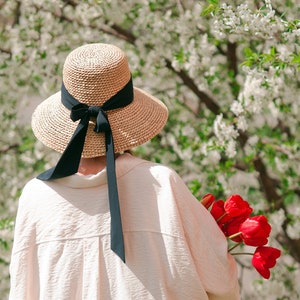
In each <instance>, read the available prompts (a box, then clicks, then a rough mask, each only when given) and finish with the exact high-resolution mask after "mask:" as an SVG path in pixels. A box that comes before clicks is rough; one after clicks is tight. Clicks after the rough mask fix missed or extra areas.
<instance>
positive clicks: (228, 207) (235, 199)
mask: <svg viewBox="0 0 300 300" xmlns="http://www.w3.org/2000/svg"><path fill="white" fill-rule="evenodd" d="M224 209H225V211H226V213H227V214H228V216H230V217H238V216H245V217H249V216H250V214H251V213H252V208H251V207H250V205H249V203H248V202H247V201H245V200H243V198H242V197H241V196H240V195H232V196H230V197H229V198H227V199H226V201H225V204H224Z"/></svg>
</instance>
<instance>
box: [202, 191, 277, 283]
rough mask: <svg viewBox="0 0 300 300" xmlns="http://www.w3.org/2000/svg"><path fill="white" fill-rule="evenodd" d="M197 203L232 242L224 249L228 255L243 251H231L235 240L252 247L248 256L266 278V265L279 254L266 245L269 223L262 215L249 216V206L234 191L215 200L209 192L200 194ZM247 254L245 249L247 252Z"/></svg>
mask: <svg viewBox="0 0 300 300" xmlns="http://www.w3.org/2000/svg"><path fill="white" fill-rule="evenodd" d="M201 203H202V204H203V205H204V206H205V207H206V208H207V209H210V213H211V215H212V216H213V218H214V219H215V220H216V222H217V224H218V225H219V227H220V229H221V230H222V232H223V233H224V235H225V236H226V237H228V239H230V240H231V241H234V242H236V243H237V244H235V245H234V246H232V247H230V248H229V249H228V251H229V252H231V254H232V255H238V254H243V253H234V252H232V250H233V249H235V248H236V247H237V246H238V245H239V244H241V243H243V244H245V245H248V246H253V247H256V250H255V252H254V253H253V257H252V265H253V266H254V267H255V269H256V270H257V271H258V272H259V274H260V275H261V276H262V277H264V278H266V279H269V278H270V268H273V267H274V266H275V264H276V259H277V258H279V256H280V255H281V251H280V250H279V249H277V248H274V247H270V246H266V244H267V243H268V237H269V235H270V232H271V225H270V224H269V223H268V220H267V218H266V217H265V216H264V215H256V216H251V214H252V212H253V209H252V208H251V206H250V205H249V203H248V202H247V201H245V200H244V199H243V198H242V197H241V196H240V195H238V194H234V195H231V196H230V197H228V198H227V199H226V201H223V200H221V199H220V200H217V201H215V197H214V195H212V194H207V195H205V196H203V198H202V200H201ZM248 254H249V253H248Z"/></svg>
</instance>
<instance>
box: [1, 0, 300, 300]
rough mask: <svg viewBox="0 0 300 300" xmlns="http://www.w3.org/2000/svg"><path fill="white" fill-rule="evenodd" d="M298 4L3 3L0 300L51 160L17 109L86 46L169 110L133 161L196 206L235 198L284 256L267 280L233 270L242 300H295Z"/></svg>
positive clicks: (51, 85)
mask: <svg viewBox="0 0 300 300" xmlns="http://www.w3.org/2000/svg"><path fill="white" fill-rule="evenodd" d="M299 18H300V8H299V3H298V0H272V1H270V0H265V1H261V0H252V1H250V0H246V1H242V0H228V1H221V0H220V1H218V0H208V1H204V0H199V1H196V0H186V1H183V0H170V1H167V0H156V1H155V0H142V1H137V0H129V1H120V0H110V1H96V0H88V1H77V0H53V1H49V0H45V1H42V0H24V1H18V0H6V1H4V0H0V89H1V93H0V116H1V117H0V118H1V122H0V127H1V132H2V134H1V138H0V155H1V160H0V179H1V181H0V183H1V193H0V295H1V299H2V298H3V299H5V298H6V295H7V291H8V287H9V281H8V280H9V275H8V265H9V254H10V250H11V246H12V235H13V221H14V218H15V214H16V209H17V199H18V197H19V195H20V191H21V189H22V187H23V185H24V184H25V182H26V181H28V180H29V179H30V178H32V177H34V176H35V175H36V174H38V173H39V172H40V171H41V170H43V169H44V168H47V167H48V166H50V165H51V164H52V163H53V162H54V161H56V158H57V156H56V155H55V154H53V153H51V152H50V151H48V150H47V149H45V148H44V147H43V146H42V145H40V144H39V143H38V142H36V141H35V139H34V137H33V135H32V132H31V130H30V124H28V122H27V123H25V124H24V123H22V121H21V120H22V115H23V113H24V109H25V108H26V107H27V106H29V107H31V106H32V105H33V103H34V99H36V97H38V99H39V100H40V101H42V100H43V99H45V98H46V97H48V96H49V95H51V94H52V93H54V92H55V91H57V90H59V87H60V84H61V70H62V66H63V62H64V59H65V57H66V56H67V54H68V53H69V52H70V51H71V50H72V49H74V48H76V47H78V46H80V45H82V44H85V43H91V42H103V43H113V44H115V45H117V46H119V47H120V48H122V49H124V50H125V52H126V53H127V55H128V58H129V63H130V66H131V70H132V74H133V78H134V84H135V85H136V86H139V87H141V88H144V89H146V90H148V91H150V92H151V93H153V94H154V95H155V96H157V97H158V98H160V99H162V100H163V101H164V102H165V103H166V104H167V106H168V107H169V110H170V117H169V122H168V125H167V126H166V128H165V129H164V131H163V132H162V133H161V134H160V135H159V136H157V137H156V138H154V139H153V140H152V141H151V142H149V143H147V144H146V145H145V146H143V147H139V148H138V149H136V152H137V154H138V155H141V156H143V157H145V158H148V159H151V160H153V161H158V162H162V163H164V164H167V165H169V166H171V167H173V168H174V169H175V170H176V171H178V172H179V173H180V174H181V176H182V177H183V178H184V180H185V181H186V182H187V184H188V185H189V187H190V189H191V190H192V192H193V193H194V194H195V196H196V197H201V195H204V194H205V193H208V192H209V193H214V194H215V195H217V197H218V198H223V199H224V198H225V197H226V196H228V195H229V194H231V193H240V194H241V195H242V196H243V197H244V198H246V199H248V200H249V201H250V202H251V204H252V206H254V207H255V211H256V212H257V213H264V214H267V215H268V216H269V220H270V223H271V224H272V225H273V231H272V232H273V234H272V237H271V239H270V245H271V246H275V247H278V248H280V249H281V250H282V251H283V255H282V258H281V259H280V261H279V262H278V264H277V266H276V268H275V269H274V271H273V272H272V277H271V279H270V280H269V281H265V280H261V279H260V277H259V276H258V275H257V274H256V273H253V272H252V271H251V268H250V262H249V261H247V260H246V259H244V258H243V259H242V260H241V261H239V264H240V283H241V288H242V295H243V296H242V299H299V298H300V292H299V284H298V286H297V284H296V282H297V281H298V282H299V276H300V274H299V273H300V271H299V262H300V234H299V231H300V230H299V228H300V206H299V195H300V188H299V182H300V180H299V179H300V164H299V161H300V152H299V150H300V131H299V119H300V117H299V115H300V111H299V110H300V96H299V65H300V54H299V38H300V21H299Z"/></svg>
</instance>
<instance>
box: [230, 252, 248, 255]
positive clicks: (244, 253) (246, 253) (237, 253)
mask: <svg viewBox="0 0 300 300" xmlns="http://www.w3.org/2000/svg"><path fill="white" fill-rule="evenodd" d="M230 254H231V255H253V254H254V253H250V252H235V253H230Z"/></svg>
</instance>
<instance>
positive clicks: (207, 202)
mask: <svg viewBox="0 0 300 300" xmlns="http://www.w3.org/2000/svg"><path fill="white" fill-rule="evenodd" d="M214 201H215V196H214V195H213V194H206V195H204V196H203V197H202V199H201V201H200V202H201V204H202V205H204V207H205V208H206V209H208V208H210V206H211V205H212V204H213V202H214Z"/></svg>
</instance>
